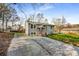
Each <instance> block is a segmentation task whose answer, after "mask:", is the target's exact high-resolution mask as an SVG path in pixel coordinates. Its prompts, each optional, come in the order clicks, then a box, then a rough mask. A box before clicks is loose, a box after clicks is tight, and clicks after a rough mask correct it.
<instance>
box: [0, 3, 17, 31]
mask: <svg viewBox="0 0 79 59" xmlns="http://www.w3.org/2000/svg"><path fill="white" fill-rule="evenodd" d="M14 14H16V10H14V9H13V7H11V4H7V3H5V4H4V3H2V4H0V15H1V18H2V19H1V20H2V27H3V28H2V31H4V28H5V27H6V30H7V24H8V22H9V21H10V19H11V18H12V16H13V15H14ZM15 20H16V19H15ZM4 24H6V25H4Z"/></svg>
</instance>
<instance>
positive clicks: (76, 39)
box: [47, 34, 79, 46]
mask: <svg viewBox="0 0 79 59" xmlns="http://www.w3.org/2000/svg"><path fill="white" fill-rule="evenodd" d="M47 37H49V38H51V39H55V40H59V41H63V42H65V43H68V44H73V45H75V46H79V35H76V34H50V35H48V36H47Z"/></svg>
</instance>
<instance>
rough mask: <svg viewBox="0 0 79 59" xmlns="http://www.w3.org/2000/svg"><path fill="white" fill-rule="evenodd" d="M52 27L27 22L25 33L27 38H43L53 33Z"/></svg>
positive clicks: (45, 24) (40, 23) (46, 24)
mask: <svg viewBox="0 0 79 59" xmlns="http://www.w3.org/2000/svg"><path fill="white" fill-rule="evenodd" d="M53 27H54V25H52V24H49V23H42V22H32V21H27V22H26V23H25V28H26V29H25V32H26V35H27V36H45V35H48V34H52V33H53Z"/></svg>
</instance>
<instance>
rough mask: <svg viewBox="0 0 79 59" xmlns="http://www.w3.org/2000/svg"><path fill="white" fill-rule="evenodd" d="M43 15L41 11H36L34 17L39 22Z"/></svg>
mask: <svg viewBox="0 0 79 59" xmlns="http://www.w3.org/2000/svg"><path fill="white" fill-rule="evenodd" d="M43 18H44V16H43V14H42V13H38V14H37V15H36V19H37V22H39V23H41V21H42V20H43Z"/></svg>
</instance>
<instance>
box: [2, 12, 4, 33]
mask: <svg viewBox="0 0 79 59" xmlns="http://www.w3.org/2000/svg"><path fill="white" fill-rule="evenodd" d="M2 31H3V32H4V13H3V12H2Z"/></svg>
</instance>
